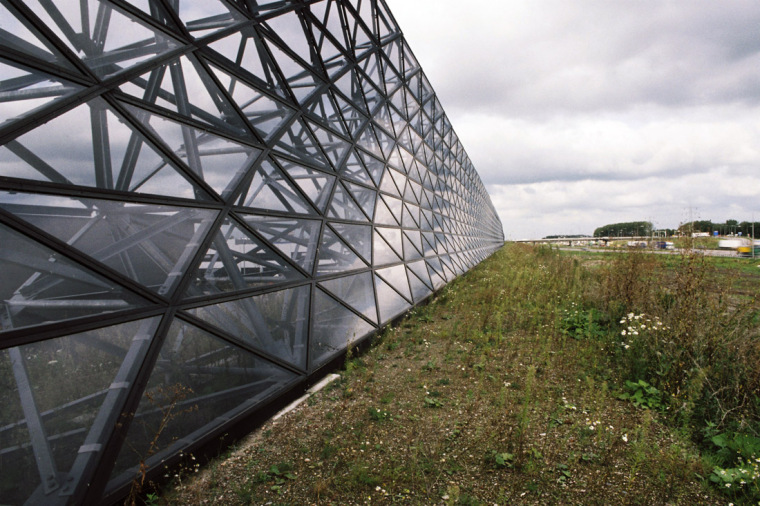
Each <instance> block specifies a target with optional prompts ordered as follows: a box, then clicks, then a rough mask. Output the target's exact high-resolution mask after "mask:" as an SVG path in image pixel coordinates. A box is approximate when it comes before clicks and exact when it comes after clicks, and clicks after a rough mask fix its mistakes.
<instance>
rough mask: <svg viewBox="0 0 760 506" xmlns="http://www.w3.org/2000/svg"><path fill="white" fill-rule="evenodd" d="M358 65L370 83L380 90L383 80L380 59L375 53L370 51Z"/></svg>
mask: <svg viewBox="0 0 760 506" xmlns="http://www.w3.org/2000/svg"><path fill="white" fill-rule="evenodd" d="M359 66H360V67H361V69H362V70H363V71H364V74H365V75H366V76H367V78H369V80H370V81H371V82H372V84H374V85H375V86H376V87H377V88H379V89H381V90H382V89H384V88H383V84H384V81H383V78H382V76H381V75H380V61H379V60H378V58H377V53H375V52H372V53H370V54H369V55H368V56H367V57H366V58H364V59H363V60H362V61H360V62H359ZM386 114H387V112H386Z"/></svg>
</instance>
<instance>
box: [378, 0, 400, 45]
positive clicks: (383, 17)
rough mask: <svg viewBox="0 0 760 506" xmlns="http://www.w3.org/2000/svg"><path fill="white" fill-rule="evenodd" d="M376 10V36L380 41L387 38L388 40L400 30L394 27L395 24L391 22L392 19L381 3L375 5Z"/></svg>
mask: <svg viewBox="0 0 760 506" xmlns="http://www.w3.org/2000/svg"><path fill="white" fill-rule="evenodd" d="M376 9H377V10H376V12H377V20H378V28H379V32H378V36H379V37H380V40H381V41H385V40H386V39H387V38H390V37H391V36H393V35H394V34H396V33H398V32H399V31H400V30H399V28H398V26H396V24H395V23H394V22H393V17H392V16H391V14H390V12H389V11H388V8H387V7H386V5H385V4H384V3H383V2H378V3H377V4H376Z"/></svg>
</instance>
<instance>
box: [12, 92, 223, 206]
mask: <svg viewBox="0 0 760 506" xmlns="http://www.w3.org/2000/svg"><path fill="white" fill-rule="evenodd" d="M73 126H76V127H75V128H73ZM93 131H97V132H98V134H99V137H98V138H93V136H92V132H93ZM0 153H2V155H3V158H4V163H2V164H0V175H2V176H8V177H19V178H24V179H32V180H35V181H52V182H55V183H61V184H74V185H82V186H89V187H97V188H105V189H116V190H121V191H135V192H140V193H154V194H159V195H168V196H176V197H184V198H191V199H192V198H198V199H202V200H208V199H209V197H208V195H207V194H206V193H205V192H203V191H202V190H200V189H198V188H196V187H194V186H193V185H192V184H191V183H190V182H189V181H188V180H187V179H186V178H185V176H183V175H180V174H179V173H178V172H177V169H175V167H174V166H173V164H172V163H171V162H169V161H168V160H167V159H166V158H164V157H163V156H162V155H161V154H160V153H158V152H157V151H156V150H155V149H154V148H153V147H152V146H151V145H150V144H148V143H147V141H146V140H145V138H144V137H143V136H142V135H141V134H139V133H138V132H137V131H136V130H134V129H133V128H132V127H131V126H130V123H129V122H128V121H126V120H124V119H123V118H121V117H120V116H118V115H116V114H115V113H114V111H113V110H112V109H111V108H110V106H108V105H107V104H106V102H105V101H103V100H102V99H100V98H97V99H94V100H92V101H90V102H88V103H87V104H85V105H81V106H79V107H77V108H75V109H72V110H71V111H69V112H67V113H65V114H63V115H61V116H59V117H57V118H55V119H53V120H51V121H49V122H47V123H45V124H44V125H41V126H39V127H37V128H36V129H34V130H32V131H30V132H28V133H26V134H24V135H22V136H21V137H18V138H17V139H15V140H13V141H10V142H8V143H6V144H5V145H4V146H2V147H0ZM117 170H118V172H116V171H117Z"/></svg>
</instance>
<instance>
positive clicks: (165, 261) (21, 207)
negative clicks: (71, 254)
mask: <svg viewBox="0 0 760 506" xmlns="http://www.w3.org/2000/svg"><path fill="white" fill-rule="evenodd" d="M0 207H2V208H4V209H6V210H8V211H10V212H12V213H14V214H16V215H17V216H19V217H20V218H23V219H26V220H28V221H29V222H30V223H32V224H33V225H35V226H37V227H39V228H41V229H43V230H45V231H46V232H48V233H49V234H51V235H54V236H55V237H57V238H58V239H60V240H61V241H63V242H66V243H67V244H68V245H69V246H71V247H73V248H76V249H78V250H79V251H81V252H83V253H85V254H86V255H89V256H91V257H92V258H94V259H96V260H98V261H100V262H103V263H104V264H106V265H108V266H109V267H111V268H112V269H115V270H117V271H119V272H120V273H122V274H124V275H125V276H127V277H129V278H131V279H133V280H135V281H137V282H138V283H140V284H142V285H144V286H146V287H148V288H150V289H151V290H154V291H156V292H158V293H160V294H162V295H165V294H168V293H171V291H172V290H173V287H174V284H175V283H176V282H177V280H178V278H179V276H180V275H181V273H183V272H184V271H185V269H186V268H187V263H188V262H189V260H190V259H191V258H192V256H193V253H194V252H195V249H196V248H197V244H198V242H200V241H202V240H203V238H205V236H206V234H207V233H208V230H209V228H210V226H211V224H212V223H213V221H214V218H216V215H217V211H214V210H210V209H194V208H189V207H175V206H168V205H158V204H138V203H125V202H118V201H111V200H99V199H92V198H84V197H76V198H67V197H63V196H60V197H59V196H48V195H37V194H29V193H12V194H11V193H4V192H0Z"/></svg>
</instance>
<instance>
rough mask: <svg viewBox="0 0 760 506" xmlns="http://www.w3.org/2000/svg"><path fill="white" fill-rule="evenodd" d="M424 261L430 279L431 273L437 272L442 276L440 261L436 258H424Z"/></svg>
mask: <svg viewBox="0 0 760 506" xmlns="http://www.w3.org/2000/svg"><path fill="white" fill-rule="evenodd" d="M425 261H426V262H427V264H428V269H429V270H430V276H431V278H432V276H433V272H437V273H438V274H439V275H441V276H443V275H444V271H443V265H441V260H440V259H439V258H438V257H432V258H426V259H425ZM436 288H437V287H436Z"/></svg>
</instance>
